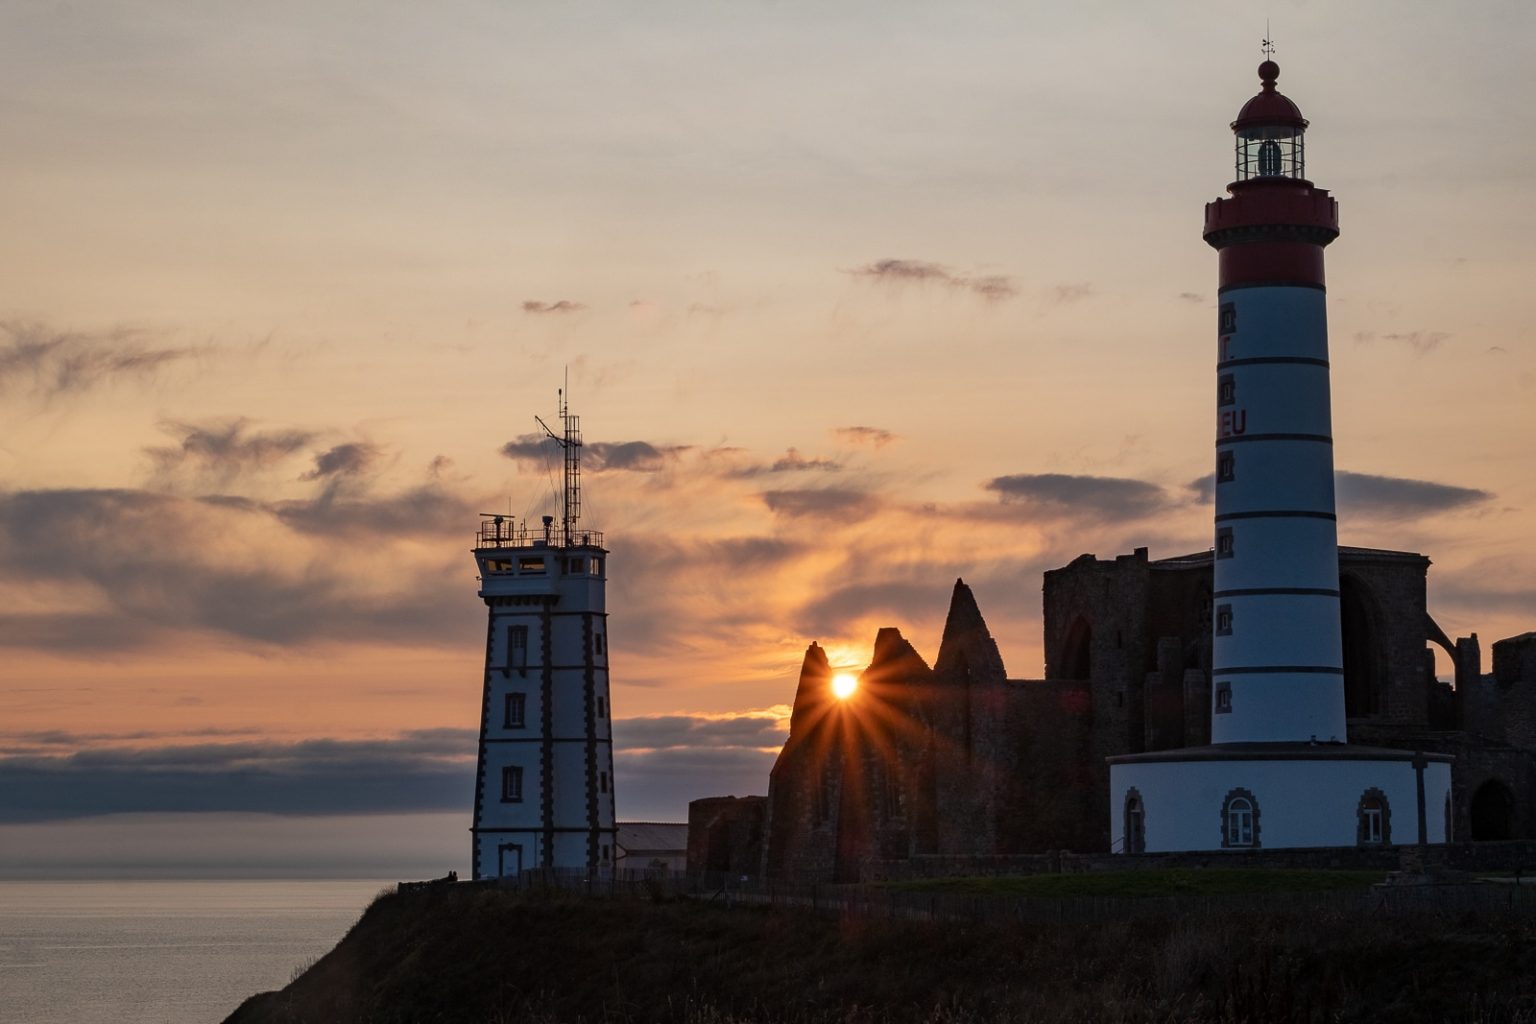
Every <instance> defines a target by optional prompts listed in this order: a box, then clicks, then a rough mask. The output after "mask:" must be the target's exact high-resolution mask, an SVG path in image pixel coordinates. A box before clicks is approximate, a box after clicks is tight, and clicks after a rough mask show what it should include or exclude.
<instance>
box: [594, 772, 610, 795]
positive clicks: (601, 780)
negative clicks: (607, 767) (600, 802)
mask: <svg viewBox="0 0 1536 1024" xmlns="http://www.w3.org/2000/svg"><path fill="white" fill-rule="evenodd" d="M597 791H598V792H599V793H606V792H608V773H607V772H598V773H597Z"/></svg>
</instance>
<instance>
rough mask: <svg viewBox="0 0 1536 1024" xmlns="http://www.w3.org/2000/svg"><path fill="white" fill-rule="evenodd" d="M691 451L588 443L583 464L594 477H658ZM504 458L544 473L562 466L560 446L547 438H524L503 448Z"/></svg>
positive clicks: (683, 447)
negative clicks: (609, 474)
mask: <svg viewBox="0 0 1536 1024" xmlns="http://www.w3.org/2000/svg"><path fill="white" fill-rule="evenodd" d="M688 450H689V449H688V446H687V445H654V444H651V443H650V442H649V441H588V442H587V443H586V444H584V445H582V448H581V452H582V463H581V464H582V468H583V469H585V470H589V471H591V472H593V473H602V472H605V471H613V472H626V471H627V472H634V473H655V472H657V471H658V470H661V469H665V468H666V467H667V464H668V463H670V462H672V461H673V460H675V459H676V458H677V457H678V456H679V455H681V454H682V453H683V452H686V451H688ZM501 454H502V455H504V456H506V457H507V458H509V459H511V460H512V461H513V462H516V463H519V464H520V465H524V466H528V467H530V468H534V469H540V470H542V469H544V468H545V467H546V466H551V465H558V464H559V463H558V460H559V457H560V446H559V445H558V444H557V443H556V442H555V441H554V440H553V439H552V438H550V437H548V436H547V435H544V434H522V435H520V436H518V437H516V438H514V439H513V440H511V441H508V442H507V443H506V444H504V445H502V446H501Z"/></svg>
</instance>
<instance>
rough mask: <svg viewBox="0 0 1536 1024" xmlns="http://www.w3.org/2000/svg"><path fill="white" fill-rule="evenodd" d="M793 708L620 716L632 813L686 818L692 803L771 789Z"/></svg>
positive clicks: (619, 753) (621, 764)
mask: <svg viewBox="0 0 1536 1024" xmlns="http://www.w3.org/2000/svg"><path fill="white" fill-rule="evenodd" d="M786 711H787V709H779V710H775V711H749V712H745V713H741V714H736V715H660V716H655V717H649V718H629V719H619V720H617V721H615V722H614V723H613V736H614V743H613V745H614V771H615V773H616V775H617V784H618V787H619V790H618V793H619V797H618V798H619V800H620V801H621V804H622V806H623V807H624V809H625V816H626V817H629V816H634V817H637V818H641V819H650V820H664V821H668V820H669V821H682V820H684V819H685V816H686V814H687V807H688V801H690V800H696V799H698V798H699V797H704V796H727V795H730V796H746V795H748V794H754V793H756V794H762V793H766V792H767V791H768V771H769V769H770V768H772V767H773V759H774V757H775V756H776V754H777V752H778V748H779V747H781V746H782V745H783V743H784V738H785V736H786V731H785V728H786V724H787V723H786V722H785V719H784V713H785V712H786Z"/></svg>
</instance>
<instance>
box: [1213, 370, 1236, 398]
mask: <svg viewBox="0 0 1536 1024" xmlns="http://www.w3.org/2000/svg"><path fill="white" fill-rule="evenodd" d="M1236 403H1237V380H1236V379H1235V378H1234V377H1233V376H1232V375H1231V374H1230V373H1224V374H1222V375H1221V376H1220V377H1218V378H1217V379H1216V404H1217V405H1235V404H1236Z"/></svg>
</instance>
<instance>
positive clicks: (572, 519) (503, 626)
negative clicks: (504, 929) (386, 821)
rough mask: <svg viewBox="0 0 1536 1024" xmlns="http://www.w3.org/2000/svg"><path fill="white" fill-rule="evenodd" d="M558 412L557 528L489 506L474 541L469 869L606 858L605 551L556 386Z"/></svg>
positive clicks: (609, 791)
mask: <svg viewBox="0 0 1536 1024" xmlns="http://www.w3.org/2000/svg"><path fill="white" fill-rule="evenodd" d="M561 416H562V419H563V421H564V431H563V434H562V435H561V436H557V435H555V434H553V433H551V434H550V436H551V438H552V441H553V443H555V444H558V445H560V446H561V447H562V448H563V449H564V454H565V483H566V487H565V493H564V495H563V500H562V506H563V507H562V513H563V514H562V516H561V524H560V525H559V526H556V525H555V524H554V518H553V517H552V516H545V517H544V521H543V525H542V527H541V528H536V529H534V530H533V531H530V530H529V527H528V524H527V523H523V524H521V525H519V524H518V523H516V522H514V521H512V520H510V519H509V518H505V517H502V516H488V517H486V518H485V520H484V521H483V522H482V523H481V525H480V531H479V534H478V535H477V537H476V543H475V548H474V556H475V562H476V564H477V566H478V567H479V570H480V597H481V598H482V599H484V601H485V604H486V608H487V610H488V613H489V615H488V625H487V628H486V641H485V687H484V698H483V703H482V706H481V711H480V757H479V764H478V767H477V769H476V776H475V817H474V825H473V827H472V828H471V830H470V831H471V833H472V835H473V852H472V857H473V870H474V877H476V878H488V877H495V876H500V875H515V874H517V873H518V872H520V871H523V870H529V869H535V868H562V869H572V870H580V871H595V872H602V871H604V870H608V869H610V868H611V867H612V865H613V856H614V836H615V827H614V786H613V740H612V733H611V731H610V729H609V722H610V713H611V709H610V706H609V702H608V612H607V606H606V603H605V596H604V594H605V585H606V582H607V575H606V573H607V560H608V552H607V550H606V549H605V548H604V547H603V536H602V534H600V533H596V532H594V531H591V530H582V529H580V528H579V527H578V526H577V525H576V521H577V518H578V517H579V514H580V475H579V474H580V449H581V433H580V429H579V426H578V421H577V418H576V417H575V416H572V415H570V414H569V410H568V409H567V407H566V406H565V404H564V401H563V396H562V404H561ZM541 425H542V421H541ZM545 429H546V430H547V429H548V428H545Z"/></svg>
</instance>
